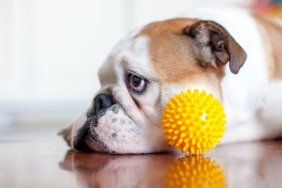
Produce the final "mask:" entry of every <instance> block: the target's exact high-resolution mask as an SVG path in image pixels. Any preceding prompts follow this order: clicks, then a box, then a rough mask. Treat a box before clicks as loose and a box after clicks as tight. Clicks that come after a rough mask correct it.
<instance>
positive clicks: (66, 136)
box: [58, 124, 73, 146]
mask: <svg viewBox="0 0 282 188" xmlns="http://www.w3.org/2000/svg"><path fill="white" fill-rule="evenodd" d="M72 126H73V125H72V124H71V125H69V126H68V127H66V128H63V129H62V130H60V131H59V132H58V135H61V136H62V137H63V138H64V140H65V141H66V142H67V144H68V145H69V146H71V136H72V135H71V131H72Z"/></svg>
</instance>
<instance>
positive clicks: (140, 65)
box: [99, 29, 154, 86]
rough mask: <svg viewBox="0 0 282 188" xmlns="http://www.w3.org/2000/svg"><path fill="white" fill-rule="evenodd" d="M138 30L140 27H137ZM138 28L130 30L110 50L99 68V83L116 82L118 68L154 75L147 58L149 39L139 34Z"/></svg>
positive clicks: (149, 76)
mask: <svg viewBox="0 0 282 188" xmlns="http://www.w3.org/2000/svg"><path fill="white" fill-rule="evenodd" d="M139 30H140V29H139ZM139 30H136V31H134V32H132V33H131V34H130V35H129V36H128V37H127V38H125V39H123V40H122V41H120V42H119V43H118V44H117V45H116V46H115V47H114V48H113V50H112V51H111V53H110V54H109V56H108V58H107V59H106V61H105V62H104V63H103V65H102V66H101V68H100V70H99V79H100V82H101V85H102V86H103V85H106V84H110V83H116V82H117V81H118V80H116V79H117V74H121V72H120V68H122V69H127V70H138V73H139V74H142V75H143V76H144V77H147V78H152V77H154V72H153V71H152V70H153V67H152V65H151V60H150V58H149V54H150V52H149V43H150V39H149V37H147V36H144V35H139Z"/></svg>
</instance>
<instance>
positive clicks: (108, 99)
mask: <svg viewBox="0 0 282 188" xmlns="http://www.w3.org/2000/svg"><path fill="white" fill-rule="evenodd" d="M113 104H114V101H113V98H112V96H111V95H110V94H109V93H100V94H98V95H97V96H96V97H95V99H94V105H95V114H98V113H99V112H100V111H101V110H104V109H107V108H109V107H110V106H112V105H113Z"/></svg>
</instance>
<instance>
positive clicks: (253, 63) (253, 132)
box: [60, 8, 282, 154]
mask: <svg viewBox="0 0 282 188" xmlns="http://www.w3.org/2000/svg"><path fill="white" fill-rule="evenodd" d="M280 41H281V42H280ZM281 49H282V26H281V24H280V23H279V21H278V20H275V19H273V18H271V17H269V16H267V15H261V14H258V13H255V12H250V11H248V10H243V9H240V8H200V9H197V10H193V11H190V12H189V13H187V14H185V15H184V16H183V17H182V18H173V19H169V20H164V21H157V22H153V23H150V24H148V25H146V26H144V27H142V28H139V29H137V30H135V31H133V32H132V33H130V34H129V35H128V36H127V37H126V38H125V39H123V40H122V41H121V42H119V43H118V44H117V46H116V47H114V49H113V50H112V52H111V53H110V54H109V56H108V58H107V59H106V61H105V62H104V64H103V65H102V67H101V68H100V70H99V79H100V83H101V89H100V90H99V91H98V92H97V93H96V95H95V97H94V99H93V102H92V104H91V106H90V107H89V109H88V110H87V111H86V112H85V113H84V114H83V115H82V116H81V117H80V118H78V120H77V121H76V122H74V123H73V124H72V125H71V126H69V127H68V128H65V129H63V130H62V131H61V132H60V134H61V135H62V136H63V137H64V139H65V140H66V141H67V143H68V144H69V145H70V146H71V147H72V148H73V149H75V150H80V151H96V152H106V153H118V154H139V153H155V152H163V151H171V150H172V147H171V146H169V145H168V143H167V141H166V139H165V137H164V135H163V131H162V128H161V123H160V119H161V114H162V110H163V108H164V106H165V104H166V103H167V102H168V100H169V99H170V98H171V97H172V96H174V95H175V94H177V93H179V92H180V91H185V90H187V89H195V88H198V89H199V90H205V91H207V92H209V93H211V94H213V95H214V96H215V97H216V98H218V99H219V100H220V101H221V103H222V104H223V106H224V109H225V112H226V118H227V125H226V131H225V134H224V137H223V139H222V140H221V142H220V144H226V143H234V142H241V141H255V140H263V139H273V138H277V137H279V136H281V135H282V124H281V123H282V115H280V113H281V112H282V103H281V97H280V96H282V82H281V79H282V53H281Z"/></svg>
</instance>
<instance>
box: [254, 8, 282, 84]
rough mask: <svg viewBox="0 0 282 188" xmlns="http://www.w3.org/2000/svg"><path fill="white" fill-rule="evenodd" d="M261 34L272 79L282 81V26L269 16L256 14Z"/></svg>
mask: <svg viewBox="0 0 282 188" xmlns="http://www.w3.org/2000/svg"><path fill="white" fill-rule="evenodd" d="M253 17H254V18H255V20H256V22H257V24H258V28H259V30H260V32H261V35H262V39H263V44H264V48H265V50H266V58H267V61H268V62H267V63H268V64H269V77H270V79H282V53H281V52H282V51H281V50H282V26H281V25H279V24H278V23H276V22H275V21H274V19H273V18H271V17H270V16H268V15H262V14H258V13H254V14H253Z"/></svg>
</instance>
